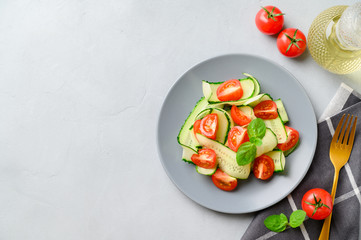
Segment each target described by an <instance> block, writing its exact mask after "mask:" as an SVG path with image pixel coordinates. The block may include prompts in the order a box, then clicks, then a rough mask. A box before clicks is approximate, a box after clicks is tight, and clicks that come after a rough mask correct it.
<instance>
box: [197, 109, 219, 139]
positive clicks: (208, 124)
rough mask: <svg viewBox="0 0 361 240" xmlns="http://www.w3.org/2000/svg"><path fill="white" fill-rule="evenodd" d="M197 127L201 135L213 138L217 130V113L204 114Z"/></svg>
mask: <svg viewBox="0 0 361 240" xmlns="http://www.w3.org/2000/svg"><path fill="white" fill-rule="evenodd" d="M199 129H200V131H201V134H202V135H204V136H206V137H208V138H210V139H214V140H215V139H216V134H217V130H218V115H217V114H215V113H211V114H208V115H206V116H205V117H204V118H202V120H201V124H200V128H199Z"/></svg>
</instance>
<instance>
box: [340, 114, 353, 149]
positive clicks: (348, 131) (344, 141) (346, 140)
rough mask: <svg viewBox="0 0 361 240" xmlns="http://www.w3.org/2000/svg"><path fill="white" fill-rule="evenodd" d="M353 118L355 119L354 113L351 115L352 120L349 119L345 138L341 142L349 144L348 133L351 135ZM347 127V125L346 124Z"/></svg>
mask: <svg viewBox="0 0 361 240" xmlns="http://www.w3.org/2000/svg"><path fill="white" fill-rule="evenodd" d="M352 119H353V115H352V116H351V118H350V121H348V123H347V122H346V123H347V129H346V133H345V136H344V138H343V139H342V142H341V144H345V145H346V144H347V142H348V135H349V133H350V129H351V125H352ZM345 127H346V126H345ZM340 141H341V140H340Z"/></svg>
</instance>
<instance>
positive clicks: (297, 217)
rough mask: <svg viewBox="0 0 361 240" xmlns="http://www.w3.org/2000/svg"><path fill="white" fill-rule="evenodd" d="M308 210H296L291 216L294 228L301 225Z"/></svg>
mask: <svg viewBox="0 0 361 240" xmlns="http://www.w3.org/2000/svg"><path fill="white" fill-rule="evenodd" d="M305 217H306V212H305V211H303V210H296V211H294V212H293V213H292V214H291V216H290V226H291V227H293V228H296V227H299V226H300V225H301V224H302V223H303V221H304V220H305Z"/></svg>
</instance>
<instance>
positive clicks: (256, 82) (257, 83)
mask: <svg viewBox="0 0 361 240" xmlns="http://www.w3.org/2000/svg"><path fill="white" fill-rule="evenodd" d="M243 75H245V76H247V77H249V78H251V79H252V80H253V82H254V94H253V96H256V95H258V94H259V93H260V91H261V86H260V85H259V82H258V80H257V79H256V78H255V77H253V76H252V75H251V74H248V73H243Z"/></svg>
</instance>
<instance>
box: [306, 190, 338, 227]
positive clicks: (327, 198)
mask: <svg viewBox="0 0 361 240" xmlns="http://www.w3.org/2000/svg"><path fill="white" fill-rule="evenodd" d="M313 194H315V196H316V198H317V199H320V198H321V202H322V203H323V204H325V205H327V206H328V207H329V208H327V207H325V206H322V207H320V208H318V209H317V211H316V212H315V214H313V216H312V213H313V211H314V209H315V207H314V206H312V205H309V204H307V203H306V202H310V203H313V204H314V203H315V200H314V197H313ZM302 209H303V211H305V212H306V214H307V216H308V217H309V218H312V219H315V220H322V219H325V218H327V217H328V216H329V215H330V214H331V212H332V209H333V201H332V197H331V195H330V194H329V193H328V192H327V191H326V190H324V189H322V188H314V189H311V190H309V191H307V192H306V193H305V194H304V195H303V197H302Z"/></svg>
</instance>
